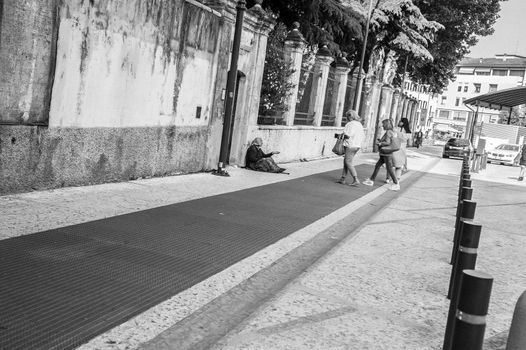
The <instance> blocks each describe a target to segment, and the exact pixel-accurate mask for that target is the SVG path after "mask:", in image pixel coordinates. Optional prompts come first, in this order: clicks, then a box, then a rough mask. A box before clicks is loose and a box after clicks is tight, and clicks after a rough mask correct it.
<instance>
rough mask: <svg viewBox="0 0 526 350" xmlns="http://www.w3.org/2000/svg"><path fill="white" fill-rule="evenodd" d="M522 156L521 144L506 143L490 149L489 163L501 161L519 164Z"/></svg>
mask: <svg viewBox="0 0 526 350" xmlns="http://www.w3.org/2000/svg"><path fill="white" fill-rule="evenodd" d="M520 156H521V147H520V146H519V145H515V144H510V143H504V144H501V145H498V146H497V147H495V148H494V149H492V150H490V151H488V154H487V160H488V163H492V162H495V163H500V164H506V165H518V164H519V159H520Z"/></svg>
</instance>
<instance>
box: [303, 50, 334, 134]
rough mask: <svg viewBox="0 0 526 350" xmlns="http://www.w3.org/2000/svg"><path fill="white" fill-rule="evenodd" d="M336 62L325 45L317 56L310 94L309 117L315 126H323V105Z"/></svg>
mask: <svg viewBox="0 0 526 350" xmlns="http://www.w3.org/2000/svg"><path fill="white" fill-rule="evenodd" d="M332 61H334V58H332V56H331V52H330V51H329V49H328V48H327V45H323V46H322V47H321V48H320V49H319V50H318V54H317V55H316V61H315V62H314V68H313V74H312V90H311V93H310V104H309V116H310V115H312V118H313V122H312V124H313V125H314V126H320V125H321V118H322V114H323V103H324V101H325V92H326V89H327V79H328V77H329V69H330V65H331V63H332Z"/></svg>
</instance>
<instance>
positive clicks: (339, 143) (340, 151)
mask: <svg viewBox="0 0 526 350" xmlns="http://www.w3.org/2000/svg"><path fill="white" fill-rule="evenodd" d="M344 140H345V134H344V133H341V134H340V135H339V136H338V139H337V140H336V144H335V145H334V147H333V148H332V152H333V153H336V154H337V155H339V156H343V155H344V154H345V147H344V146H343V141H344Z"/></svg>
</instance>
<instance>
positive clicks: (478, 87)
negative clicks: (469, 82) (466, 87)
mask: <svg viewBox="0 0 526 350" xmlns="http://www.w3.org/2000/svg"><path fill="white" fill-rule="evenodd" d="M473 85H475V92H480V84H477V83H475V84H473Z"/></svg>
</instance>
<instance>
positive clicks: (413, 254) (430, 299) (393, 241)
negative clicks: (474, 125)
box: [0, 146, 526, 350]
mask: <svg viewBox="0 0 526 350" xmlns="http://www.w3.org/2000/svg"><path fill="white" fill-rule="evenodd" d="M440 154H441V147H437V146H424V147H422V148H420V149H419V150H416V149H415V148H409V150H408V163H409V164H408V166H409V169H410V170H412V172H410V173H409V174H407V175H405V176H404V181H402V183H401V186H402V191H401V192H399V193H393V192H390V191H387V190H386V188H385V187H381V188H379V189H376V190H375V191H373V192H375V193H377V195H378V196H380V197H376V198H381V197H383V196H387V195H391V196H393V198H394V200H392V201H390V202H389V203H388V204H387V206H383V205H381V204H378V203H376V202H375V201H376V200H378V199H374V198H371V199H370V200H369V201H366V200H364V201H360V202H359V203H355V207H354V209H350V210H349V211H348V213H350V214H347V216H345V215H346V214H345V213H343V214H340V216H334V217H332V216H331V215H329V216H328V219H326V220H325V222H324V225H325V226H323V225H320V226H317V229H316V227H314V226H313V227H312V228H311V229H310V230H308V231H305V232H302V233H300V234H297V235H296V234H293V235H291V236H290V237H288V238H287V239H284V240H283V241H280V242H278V243H276V244H275V245H273V246H271V247H269V248H268V249H265V250H264V251H262V252H261V254H259V253H258V254H255V255H254V256H253V257H251V258H249V259H246V260H245V261H242V262H240V263H238V264H236V265H235V266H233V267H232V268H231V269H227V270H226V271H224V273H223V274H218V275H217V276H214V277H213V278H210V279H208V280H206V281H203V282H202V283H200V284H199V285H197V286H196V287H195V288H190V289H188V290H186V291H184V292H182V293H180V294H179V295H177V296H176V297H174V298H172V299H171V300H170V301H169V302H168V303H166V304H165V305H159V306H158V307H155V308H152V309H151V310H149V311H147V312H145V313H144V314H142V315H140V316H138V317H135V318H133V319H132V320H130V321H128V322H126V323H124V324H123V325H121V326H119V327H116V328H115V329H113V330H110V331H108V332H107V333H105V334H103V335H101V336H99V337H97V338H95V339H93V340H92V341H91V342H90V343H88V344H86V345H84V346H82V347H81V349H136V348H141V347H142V348H143V349H149V348H166V349H173V347H170V343H169V342H167V343H166V344H165V345H166V346H165V347H162V346H160V347H153V346H151V345H152V344H155V340H156V339H161V338H162V335H163V334H164V335H165V336H166V337H165V338H164V339H169V335H170V333H171V332H173V331H174V330H177V328H178V327H180V324H181V323H182V320H188V319H189V318H190V319H191V317H192V316H195V315H197V314H199V312H200V310H204V308H205V307H206V305H208V304H210V303H213V301H214V300H215V299H214V298H219V297H220V296H221V295H222V293H224V294H228V291H229V290H234V289H235V284H234V285H232V284H230V282H231V281H238V279H236V278H237V277H238V276H240V275H242V276H246V277H244V278H249V277H250V276H251V275H253V274H256V273H257V271H262V270H265V269H266V268H267V267H268V266H271V265H279V262H280V259H282V258H284V257H286V256H287V254H288V253H287V252H290V250H287V248H285V247H287V246H289V247H301V246H302V245H305V244H306V243H307V242H309V240H311V239H313V238H314V237H317V235H319V234H323V233H324V232H325V234H326V236H327V237H328V239H330V237H331V235H334V236H336V235H337V233H339V234H342V232H343V233H344V231H345V230H346V228H347V227H354V226H352V225H353V222H354V221H356V220H357V219H358V218H357V217H354V216H353V214H352V213H353V212H355V210H358V209H359V208H373V209H374V210H376V211H377V212H376V214H374V215H370V216H368V217H367V218H366V221H365V223H364V224H363V225H361V226H359V227H356V228H353V231H352V232H349V234H350V235H349V237H348V238H347V239H345V240H344V241H343V242H342V243H340V244H339V245H338V246H337V247H336V248H334V249H333V250H331V251H330V252H329V253H328V254H326V255H325V256H324V257H323V258H321V259H320V260H318V261H317V262H316V263H314V264H313V265H312V266H311V267H310V268H308V269H307V270H306V271H305V272H304V273H303V274H301V275H299V276H297V277H295V278H293V279H291V280H290V281H288V284H287V285H286V287H285V288H283V289H282V290H281V291H279V292H277V293H276V294H275V295H274V296H273V297H272V298H271V299H270V300H268V301H267V302H263V303H259V304H257V307H256V308H255V309H253V310H251V312H250V313H249V316H248V318H246V319H245V320H244V321H243V322H241V323H240V324H239V325H237V326H236V327H234V328H233V329H231V330H230V331H229V332H228V333H227V334H226V336H224V337H223V336H221V337H220V339H219V342H217V344H216V345H215V346H214V347H213V348H214V349H225V350H226V349H311V348H312V349H375V350H376V349H395V350H396V349H415V350H417V349H419V350H425V349H439V348H440V347H441V342H442V337H443V329H444V324H445V317H446V316H445V315H446V312H447V307H448V301H447V299H445V293H446V291H447V284H448V281H449V273H450V265H449V264H448V261H449V256H450V254H451V237H452V233H453V231H452V230H453V223H454V214H455V205H456V190H457V187H456V186H457V184H458V173H459V171H460V165H461V160H459V159H440ZM377 157H378V156H377V154H371V153H366V154H363V153H361V154H360V155H359V157H358V159H357V163H368V164H373V163H374V162H375V161H376V159H377ZM341 163H342V160H341V158H337V159H324V160H313V161H309V162H301V163H299V162H298V163H290V164H286V165H284V166H285V167H286V168H287V169H289V170H290V173H291V175H289V176H285V175H283V177H282V176H281V175H276V174H264V173H253V172H247V171H245V170H242V169H236V168H232V169H229V171H230V172H231V174H232V177H231V178H217V177H213V176H211V175H210V174H194V175H184V176H178V177H170V178H160V179H145V180H138V181H133V182H129V183H121V184H106V185H98V186H88V187H80V188H69V189H60V190H53V191H42V192H34V193H27V194H19V195H13V196H4V197H0V201H1V202H2V204H7V205H2V206H0V208H1V209H0V211H2V212H1V213H0V214H3V216H2V217H3V219H4V220H5V222H6V223H7V225H5V226H3V228H2V231H1V232H0V233H1V234H2V236H3V237H13V236H17V235H23V234H27V233H31V232H37V231H40V230H42V229H43V228H46V229H48V228H52V227H61V226H64V225H70V224H74V223H79V222H84V221H89V220H94V219H98V218H103V217H108V216H112V215H118V214H123V213H127V212H134V211H137V210H143V209H147V208H152V207H156V206H160V205H166V204H169V203H176V202H179V201H184V200H190V199H195V198H202V197H204V196H209V195H213V194H219V193H226V192H229V191H235V190H240V189H244V188H250V187H254V186H259V185H261V184H266V183H273V182H276V181H283V180H286V179H289V178H296V177H301V176H307V175H309V174H314V173H319V172H323V171H329V170H333V169H338V168H340V167H341ZM422 171H424V172H425V173H426V175H425V176H423V177H419V178H418V179H416V180H415V181H416V182H415V181H407V176H412V174H413V175H414V174H417V173H418V172H422ZM516 173H518V168H516V167H506V166H502V165H492V164H488V166H487V169H486V170H485V171H481V172H479V173H478V174H473V176H472V177H473V178H474V179H475V181H474V185H473V187H474V196H473V199H474V200H475V201H477V202H478V207H477V215H476V220H477V222H480V223H481V224H482V225H483V234H482V238H481V243H480V252H479V258H478V262H477V267H478V268H479V269H481V270H483V271H485V272H488V273H490V274H491V275H493V276H494V277H495V283H494V291H493V293H492V299H491V305H490V315H489V316H488V325H487V329H486V338H487V340H488V341H487V344H488V347H486V348H485V349H500V348H499V344H501V345H502V341H503V339H504V340H505V336H506V332H507V330H508V328H509V322H510V320H511V315H512V312H513V307H514V303H515V301H516V299H517V297H518V296H519V295H520V293H521V292H522V291H523V290H524V289H525V288H526V286H525V285H524V280H526V275H525V274H526V262H525V257H524V250H525V249H526V239H525V236H524V230H523V225H524V222H523V220H522V215H523V213H524V209H525V205H526V204H525V202H526V201H525V200H524V199H523V198H526V196H525V194H526V192H525V188H524V185H523V183H518V182H517V181H516V180H513V177H514V176H517V175H515V174H516ZM378 179H380V177H379V178H378ZM478 180H480V181H478ZM343 190H346V191H347V190H352V189H351V188H345V187H342V191H343ZM356 213H357V214H355V215H358V211H356ZM331 220H332V223H333V226H331V227H328V228H323V227H327V225H329V226H330V222H331ZM320 228H323V229H320ZM320 230H321V231H320ZM331 230H332V231H331ZM331 232H332V234H331ZM281 262H282V263H283V262H285V263H286V262H287V261H286V260H284V261H281ZM264 282H265V283H267V284H270V283H272V282H273V281H272V280H269V281H264ZM236 283H239V282H236ZM241 297H242V295H241ZM225 307H227V308H228V304H226V305H225ZM204 317H205V318H207V319H209V320H212V321H211V322H212V323H214V322H213V320H220V319H221V315H217V314H213V313H212V314H205V315H204ZM201 321H202V320H201ZM193 322H195V324H190V326H195V328H190V329H199V327H201V326H202V324H201V323H199V322H200V320H199V318H198V317H196V318H195V320H194V321H193ZM216 323H217V322H216ZM205 330H206V329H205ZM163 331H165V333H161V332H163ZM223 335H224V334H223ZM188 338H191V334H188ZM141 344H142V345H141ZM187 344H191V342H188V343H187ZM491 344H493V345H491ZM157 345H158V344H157ZM180 349H183V348H180ZM189 349H192V347H189Z"/></svg>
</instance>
